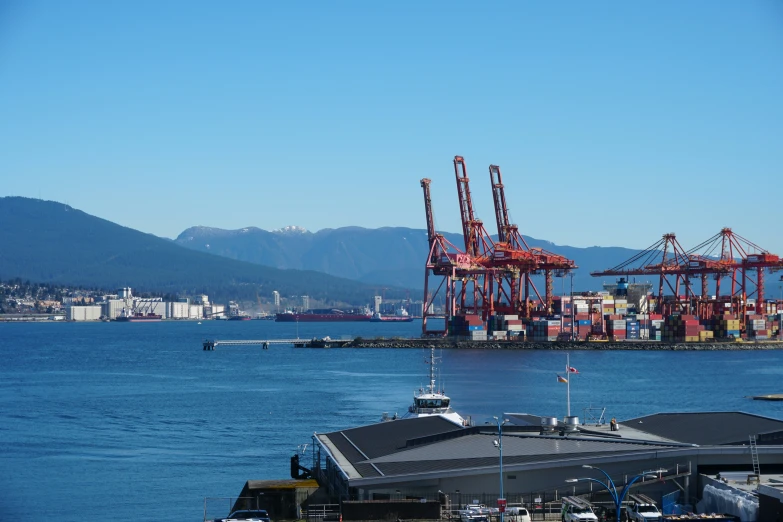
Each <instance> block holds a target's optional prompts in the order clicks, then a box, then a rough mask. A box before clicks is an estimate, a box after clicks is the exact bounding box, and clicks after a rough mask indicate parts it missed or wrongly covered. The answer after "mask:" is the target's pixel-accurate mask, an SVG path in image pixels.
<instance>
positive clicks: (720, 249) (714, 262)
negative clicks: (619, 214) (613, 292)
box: [591, 228, 783, 320]
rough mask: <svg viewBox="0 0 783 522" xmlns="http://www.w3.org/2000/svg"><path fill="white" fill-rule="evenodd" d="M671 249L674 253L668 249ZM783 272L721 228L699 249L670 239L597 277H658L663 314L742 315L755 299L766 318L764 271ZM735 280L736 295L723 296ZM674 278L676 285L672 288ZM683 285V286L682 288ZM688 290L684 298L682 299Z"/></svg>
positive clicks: (777, 261)
mask: <svg viewBox="0 0 783 522" xmlns="http://www.w3.org/2000/svg"><path fill="white" fill-rule="evenodd" d="M670 248H671V252H670V251H669V249H670ZM768 269H769V270H780V269H783V260H781V258H780V257H779V256H777V255H774V254H770V253H769V252H768V251H766V250H764V249H762V248H761V247H759V246H758V245H756V244H755V243H752V242H751V241H748V240H747V239H745V238H743V237H742V236H740V235H738V234H735V233H734V232H732V230H731V229H730V228H724V229H722V230H721V231H720V232H719V233H718V234H716V235H714V236H712V237H711V238H709V239H707V240H706V241H704V242H702V243H700V244H699V245H697V246H695V247H694V248H691V249H690V250H687V251H686V250H684V249H683V248H682V246H680V244H679V242H677V238H676V237H675V235H674V234H673V233H672V234H665V235H664V236H663V237H662V239H661V240H659V241H658V242H657V243H655V244H654V245H651V246H650V247H648V248H646V249H645V250H643V251H641V252H639V253H638V254H636V255H635V256H633V257H632V258H631V259H629V260H627V261H625V262H623V263H620V264H619V265H617V266H616V267H614V268H611V269H609V270H604V271H602V272H592V273H591V275H592V276H594V277H600V276H628V275H658V276H659V277H660V283H659V286H658V295H657V299H658V303H659V310H660V311H661V313H663V314H664V315H668V314H670V313H672V311H675V310H676V311H682V312H691V311H692V312H695V313H698V314H699V315H701V316H705V317H706V316H708V315H712V314H715V313H723V312H724V311H730V312H733V313H737V314H739V315H740V320H744V317H742V315H743V312H744V306H745V303H746V301H747V299H752V298H755V299H756V306H755V311H756V312H757V313H761V310H762V307H763V303H764V272H765V270H768ZM710 276H711V277H712V278H713V279H714V280H715V297H714V299H713V298H712V297H711V296H710V295H709V282H708V279H709V277H710ZM694 277H698V278H699V279H700V280H701V293H700V295H697V294H696V293H695V292H694V290H693V288H692V285H691V279H692V278H694ZM725 277H730V284H731V290H730V291H729V293H728V294H726V295H722V294H721V292H722V288H721V280H722V279H723V278H725ZM671 278H673V280H674V283H673V284H672V282H671ZM664 284H666V286H667V287H668V290H669V291H670V292H671V294H672V299H673V301H674V304H675V306H674V307H673V309H672V307H669V306H667V303H666V300H665V299H664V298H663V292H664ZM681 285H682V286H681ZM681 290H682V291H684V295H683V294H681Z"/></svg>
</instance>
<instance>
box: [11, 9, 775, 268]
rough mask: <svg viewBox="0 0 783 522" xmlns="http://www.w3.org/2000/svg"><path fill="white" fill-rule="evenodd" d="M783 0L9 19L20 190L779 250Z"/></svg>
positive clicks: (78, 13)
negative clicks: (466, 191)
mask: <svg viewBox="0 0 783 522" xmlns="http://www.w3.org/2000/svg"><path fill="white" fill-rule="evenodd" d="M782 27H783V3H781V2H777V1H774V0H768V1H750V2H742V3H739V2H736V3H730V2H719V3H716V2H710V1H701V0H700V1H692V2H685V3H683V2H675V1H663V2H656V3H648V4H644V3H626V2H597V3H581V2H565V3H558V4H549V3H532V2H530V3H522V2H499V3H493V4H491V5H479V4H475V3H470V2H448V3H446V2H429V3H424V4H420V3H414V2H402V3H386V4H383V3H380V4H372V3H369V4H368V3H364V2H353V1H348V2H340V3H337V4H321V3H315V2H301V3H288V4H271V3H263V2H249V1H240V2H234V3H232V4H230V5H221V6H217V5H216V4H212V3H207V2H200V1H189V2H185V1H171V2H165V3H162V4H161V3H154V2H149V1H142V2H134V3H109V4H106V3H99V2H87V1H74V2H68V3H62V4H58V3H53V2H41V1H36V0H32V1H28V2H14V1H10V2H5V3H3V4H0V176H1V177H2V180H3V183H2V185H1V187H2V188H1V189H0V196H25V197H32V198H40V199H45V200H53V201H59V202H62V203H66V204H68V205H71V206H73V207H74V208H77V209H80V210H83V211H85V212H87V213H89V214H93V215H96V216H98V217H101V218H104V219H107V220H110V221H113V222H115V223H118V224H120V225H123V226H127V227H131V228H134V229H138V230H140V231H143V232H148V233H152V234H155V235H158V236H162V237H168V238H174V237H176V236H177V235H178V234H180V233H181V232H182V231H184V230H185V229H187V228H188V227H191V226H198V225H201V226H208V227H214V228H222V229H230V230H235V229H241V228H244V227H251V226H255V227H258V228H261V229H264V230H276V229H280V228H284V227H286V226H291V225H296V226H300V227H303V228H305V229H307V230H310V231H313V232H315V231H318V230H321V229H324V228H339V227H343V226H364V227H367V228H379V227H383V226H391V227H410V228H417V229H424V228H426V225H425V219H424V208H423V198H422V192H421V188H420V186H419V180H420V179H421V178H424V177H427V178H430V179H432V186H431V190H432V196H433V210H434V214H435V219H436V226H437V228H438V229H439V230H442V231H446V232H455V233H459V232H460V231H461V224H460V212H459V207H458V203H457V193H456V189H455V182H454V171H453V166H452V159H453V157H454V156H455V155H461V156H464V158H465V160H466V164H467V167H468V174H469V176H470V179H471V193H472V199H473V203H474V208H475V211H476V215H477V217H478V218H480V219H482V220H483V221H484V224H485V226H486V228H487V230H488V232H489V233H490V234H494V233H495V232H496V230H495V217H494V207H493V202H492V193H491V187H490V181H489V175H488V172H487V168H488V166H489V165H490V164H497V165H500V167H501V169H502V173H503V181H504V184H505V187H506V197H507V200H508V206H509V211H510V213H511V219H512V221H513V222H515V223H516V224H518V225H519V229H520V231H521V232H522V233H523V234H525V235H528V236H532V237H535V238H539V239H546V240H549V241H552V242H554V243H556V244H560V245H571V246H577V247H587V246H593V245H598V246H624V247H629V248H639V249H640V248H644V247H646V246H648V245H650V244H653V243H655V242H656V241H657V240H658V239H659V238H660V237H661V235H662V234H665V233H668V232H675V233H676V234H677V237H678V239H679V241H680V243H681V244H682V245H683V247H685V248H690V247H693V246H695V245H697V244H698V243H701V242H702V241H704V240H706V239H707V238H709V237H711V236H713V235H714V234H716V233H718V232H719V231H720V229H721V228H722V227H726V226H728V227H731V228H732V229H734V231H735V232H737V233H739V234H740V235H742V236H744V237H746V238H747V239H749V240H751V241H753V242H754V243H756V244H758V245H760V246H761V247H764V248H765V249H767V250H769V251H772V252H774V253H777V254H779V255H783V234H782V233H780V232H779V231H778V229H779V227H780V208H781V205H780V202H781V199H783V181H782V180H781V179H782V177H781V167H782V166H783V145H781V144H783V100H781V96H780V93H781V92H783V31H781V28H782Z"/></svg>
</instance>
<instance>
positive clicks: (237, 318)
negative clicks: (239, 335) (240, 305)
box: [228, 315, 252, 321]
mask: <svg viewBox="0 0 783 522" xmlns="http://www.w3.org/2000/svg"><path fill="white" fill-rule="evenodd" d="M250 319H252V317H250V316H249V315H231V316H229V318H228V320H229V321H249V320H250Z"/></svg>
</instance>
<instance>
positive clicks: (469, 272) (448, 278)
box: [421, 178, 491, 336]
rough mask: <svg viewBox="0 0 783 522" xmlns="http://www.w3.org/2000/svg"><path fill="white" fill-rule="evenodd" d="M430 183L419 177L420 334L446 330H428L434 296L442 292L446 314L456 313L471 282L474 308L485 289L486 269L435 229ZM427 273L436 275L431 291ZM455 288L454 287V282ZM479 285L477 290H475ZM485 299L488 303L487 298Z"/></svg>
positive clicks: (448, 315)
mask: <svg viewBox="0 0 783 522" xmlns="http://www.w3.org/2000/svg"><path fill="white" fill-rule="evenodd" d="M430 183H432V181H431V180H430V179H428V178H424V179H422V180H421V187H422V189H423V192H424V210H425V215H426V219H427V240H428V242H429V246H430V250H429V254H428V255H427V262H426V265H425V269H424V305H423V309H422V321H421V323H422V325H421V328H422V334H423V335H424V336H437V335H441V336H445V335H446V333H447V331H448V330H447V329H443V330H430V329H429V328H428V325H427V323H428V321H427V318H428V317H431V316H433V315H436V314H434V313H433V312H431V311H430V310H431V309H433V308H434V303H435V300H436V298H437V297H438V296H439V295H441V293H442V292H445V294H446V295H445V301H446V310H445V311H444V313H445V315H446V317H447V318H448V317H451V316H453V315H455V314H456V313H457V310H458V308H457V300H458V299H459V302H460V307H461V308H460V310H464V307H465V302H466V292H467V289H468V287H469V285H470V284H471V283H472V284H473V287H474V299H473V303H472V305H473V306H474V307H479V306H482V307H483V306H484V303H486V302H487V290H486V288H485V286H486V284H485V282H486V280H487V274H488V270H487V269H486V268H485V267H483V266H481V265H480V264H478V262H477V261H476V259H475V258H474V257H473V256H470V255H468V254H466V253H464V252H462V251H461V250H460V249H459V248H457V247H456V246H454V245H453V244H452V243H451V242H450V241H449V240H448V239H446V238H445V236H444V235H443V234H440V233H438V232H437V231H436V230H435V219H434V214H433V212H432V197H431V195H430ZM430 276H435V277H440V278H441V281H440V283H439V284H438V287H437V288H436V289H435V291H434V292H433V293H430ZM458 282H459V283H460V284H459V287H458V286H457V283H458ZM479 288H481V291H480V292H479V291H478V289H479ZM489 302H491V297H490V300H489Z"/></svg>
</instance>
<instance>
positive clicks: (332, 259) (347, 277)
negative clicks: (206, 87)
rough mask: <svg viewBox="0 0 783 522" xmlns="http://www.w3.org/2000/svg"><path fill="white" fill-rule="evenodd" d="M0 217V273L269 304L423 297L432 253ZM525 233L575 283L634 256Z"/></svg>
mask: <svg viewBox="0 0 783 522" xmlns="http://www.w3.org/2000/svg"><path fill="white" fill-rule="evenodd" d="M0 220H1V221H2V223H3V226H2V227H0V244H2V245H3V248H2V249H0V279H10V278H15V277H19V278H22V279H29V280H32V281H38V282H55V283H64V284H69V285H78V286H83V287H91V288H104V289H113V288H119V287H123V286H131V287H133V288H136V289H138V290H139V291H148V292H153V291H154V292H161V293H173V294H179V295H196V294H199V293H207V294H209V295H211V296H214V297H215V298H216V299H221V298H223V299H224V300H228V299H234V300H240V299H244V300H252V301H255V300H256V299H261V298H263V300H265V301H266V300H268V299H269V298H270V296H271V294H272V291H273V290H277V291H279V292H280V294H281V296H296V295H309V296H310V297H311V299H315V300H318V301H322V302H324V303H327V304H330V305H333V306H337V305H338V304H340V303H349V304H363V303H367V302H369V300H370V298H371V296H372V295H378V294H379V293H380V292H383V293H384V294H385V296H386V298H387V299H399V298H402V297H405V296H406V295H409V296H410V297H412V298H414V299H420V297H419V296H420V292H421V289H423V286H424V259H426V257H427V252H428V250H429V248H428V243H427V233H426V230H424V229H411V228H400V227H384V228H379V229H366V228H361V227H344V228H337V229H324V230H320V231H318V232H314V233H313V232H308V231H306V230H304V229H301V228H298V227H287V228H286V229H283V230H277V231H266V230H262V229H260V228H255V227H249V228H243V229H239V230H222V229H217V228H209V227H202V226H199V227H192V228H189V229H187V230H185V231H184V232H182V233H181V234H180V235H179V236H178V237H177V238H176V239H175V240H171V239H166V238H160V237H157V236H154V235H151V234H146V233H143V232H139V231H137V230H133V229H130V228H127V227H123V226H120V225H117V224H115V223H112V222H109V221H106V220H104V219H101V218H98V217H95V216H91V215H89V214H86V213H84V212H82V211H80V210H77V209H74V208H72V207H70V206H68V205H65V204H62V203H58V202H53V201H42V200H36V199H28V198H20V197H5V198H0ZM444 235H445V236H446V238H447V239H448V240H449V241H451V242H452V243H454V244H455V245H457V246H459V245H461V244H462V243H463V241H462V236H461V235H460V234H453V233H444ZM526 240H527V241H528V244H529V245H530V246H531V247H541V248H545V249H547V250H550V251H553V252H556V253H558V254H562V255H564V256H566V257H568V258H571V259H574V260H575V261H576V262H577V264H578V265H579V267H580V268H579V270H577V271H576V272H575V274H574V289H575V290H596V289H600V287H601V283H602V281H601V280H599V279H597V278H592V277H590V275H589V272H591V271H594V270H601V269H605V268H608V267H610V266H614V265H616V264H618V263H620V262H621V261H623V260H625V259H628V258H629V257H631V256H633V255H634V254H636V253H637V251H636V250H631V249H626V248H621V247H590V248H576V247H569V246H559V245H554V244H552V243H550V242H548V241H544V240H539V239H535V238H529V237H526ZM607 282H613V279H608V280H607ZM536 284H537V285H539V288H540V284H539V282H537V283H536ZM569 284H570V281H568V282H566V280H565V279H564V280H563V281H556V288H555V289H556V291H557V292H558V293H560V292H561V291H563V290H564V291H568V285H569ZM561 285H562V288H560V286H561ZM218 302H219V301H218Z"/></svg>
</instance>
